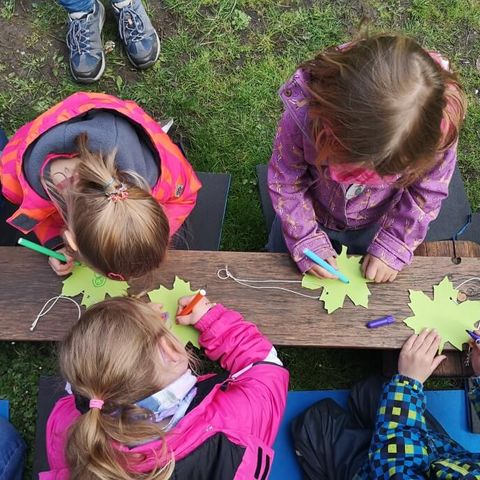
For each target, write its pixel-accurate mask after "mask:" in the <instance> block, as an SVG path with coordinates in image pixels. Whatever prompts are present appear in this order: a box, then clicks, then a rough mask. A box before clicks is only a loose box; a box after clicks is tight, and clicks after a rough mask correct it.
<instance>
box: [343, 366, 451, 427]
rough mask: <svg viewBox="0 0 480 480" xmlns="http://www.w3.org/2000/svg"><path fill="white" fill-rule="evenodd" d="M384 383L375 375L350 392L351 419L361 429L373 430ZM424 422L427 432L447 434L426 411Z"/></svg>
mask: <svg viewBox="0 0 480 480" xmlns="http://www.w3.org/2000/svg"><path fill="white" fill-rule="evenodd" d="M386 382H388V379H386V378H385V377H381V376H380V375H376V376H374V377H369V378H367V379H366V380H362V381H361V382H358V383H356V384H355V385H354V386H353V388H352V390H351V392H350V398H349V399H348V408H349V410H350V412H351V415H352V419H353V420H354V421H355V422H356V423H357V424H358V425H359V426H360V427H361V428H365V429H367V430H373V429H374V427H375V422H376V419H377V412H378V404H379V401H380V396H381V394H382V392H383V387H384V386H385V383H386ZM425 421H426V423H427V426H428V428H429V430H432V431H436V432H438V433H443V434H447V432H446V431H445V430H444V428H443V427H442V425H440V423H438V421H437V420H436V418H435V417H434V416H433V415H432V414H431V413H430V412H429V411H428V410H427V411H426V412H425Z"/></svg>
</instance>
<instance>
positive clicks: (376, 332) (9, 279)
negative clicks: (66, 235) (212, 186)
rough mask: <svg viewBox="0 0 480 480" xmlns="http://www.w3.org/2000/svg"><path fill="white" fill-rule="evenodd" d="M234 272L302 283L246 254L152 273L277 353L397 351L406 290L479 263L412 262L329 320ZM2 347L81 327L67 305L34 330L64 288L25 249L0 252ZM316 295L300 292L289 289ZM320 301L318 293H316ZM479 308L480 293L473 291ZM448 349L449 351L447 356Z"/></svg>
mask: <svg viewBox="0 0 480 480" xmlns="http://www.w3.org/2000/svg"><path fill="white" fill-rule="evenodd" d="M225 265H228V266H229V269H230V270H231V272H232V274H234V275H235V276H237V277H238V278H242V279H257V280H262V279H268V278H270V279H286V280H297V281H299V282H300V280H301V275H300V274H299V273H298V271H297V269H296V267H295V265H294V264H293V262H292V261H291V259H290V257H289V256H288V255H287V254H275V253H246V252H196V251H171V252H170V253H169V256H168V258H167V260H166V261H165V263H164V264H163V265H162V268H161V270H159V271H157V272H155V279H156V282H155V285H153V288H156V287H158V285H159V284H160V283H161V284H163V285H165V286H167V287H168V288H170V287H171V285H172V282H173V279H174V277H175V275H178V276H179V277H181V278H183V279H184V280H189V281H191V282H192V287H193V288H200V287H202V286H205V287H206V289H207V292H208V296H209V298H210V299H211V300H212V301H215V302H221V303H223V304H225V305H226V306H228V307H230V308H233V309H236V310H238V311H240V312H241V313H242V314H243V315H244V316H245V318H246V319H247V320H250V321H253V322H255V323H257V324H258V325H259V327H260V329H261V330H262V332H263V333H264V334H266V335H267V336H268V337H269V338H270V339H271V340H272V342H273V343H274V344H277V345H293V346H295V345H302V346H320V347H343V348H345V347H347V348H380V349H395V348H400V347H401V346H402V344H403V342H404V341H405V339H406V338H407V337H408V336H409V335H410V334H411V330H410V329H409V328H407V327H406V326H405V325H404V324H403V323H402V320H403V319H404V318H406V317H408V316H410V315H411V311H410V309H409V307H408V305H407V304H408V301H409V297H408V289H414V290H423V291H424V292H425V293H426V294H427V295H429V296H432V294H433V291H432V285H434V284H436V283H438V282H440V280H442V278H443V277H444V276H445V275H448V276H449V278H450V279H451V280H452V281H453V283H454V285H455V284H458V283H460V282H461V281H463V280H466V279H467V278H470V277H472V276H476V275H478V273H479V272H480V259H479V258H464V259H463V260H462V262H461V263H460V264H459V265H455V264H453V263H452V261H451V258H450V257H438V258H434V259H432V258H429V257H415V259H414V262H413V264H412V265H411V266H410V267H409V268H408V269H406V270H405V272H402V273H401V274H400V275H399V276H398V278H397V280H396V281H395V282H394V283H392V284H384V285H376V284H371V285H370V290H371V292H372V295H371V297H370V308H369V309H368V310H367V309H364V308H363V307H355V306H354V305H353V304H352V303H351V302H350V300H348V299H346V300H345V308H342V309H339V310H337V311H336V312H334V313H333V314H332V315H328V314H327V313H326V312H325V310H324V309H323V307H322V304H321V303H320V302H319V301H317V300H314V299H308V298H302V297H299V296H296V295H293V294H291V293H288V292H283V291H279V290H268V289H251V288H246V287H244V286H241V285H238V284H237V283H235V282H233V281H232V280H231V279H229V280H220V279H219V278H218V277H217V271H218V270H219V269H220V268H223V267H225ZM0 286H1V288H0V339H3V340H30V341H40V340H60V339H62V338H63V336H64V335H65V333H66V332H67V331H68V329H69V328H70V326H71V325H72V323H73V322H74V321H75V319H76V308H75V306H74V305H73V304H71V303H70V302H66V301H64V302H61V303H60V302H59V303H58V304H57V305H56V306H55V308H54V309H53V310H52V311H51V312H50V313H48V314H47V315H46V316H45V317H43V318H42V319H41V320H40V322H39V324H38V326H37V328H36V330H35V331H34V332H30V330H29V328H30V325H31V323H32V321H33V319H34V318H35V316H36V315H37V313H38V312H39V311H40V309H41V308H42V306H43V304H44V303H45V301H47V300H48V299H49V298H51V297H53V296H55V295H58V294H59V293H60V292H61V288H62V284H61V279H59V278H58V277H57V276H56V275H55V274H54V273H53V272H52V271H51V269H50V267H49V266H48V264H47V262H46V259H45V257H43V256H41V255H38V254H36V253H34V252H30V251H28V250H26V249H23V248H20V247H0ZM284 286H286V287H289V288H293V289H295V290H297V291H299V292H302V293H306V294H311V295H314V294H315V291H311V290H305V289H302V288H301V287H300V284H298V285H296V284H290V285H289V284H287V285H284ZM319 293H320V291H319ZM470 294H471V298H472V299H476V300H480V290H479V289H474V290H472V289H471V290H470ZM384 315H393V316H394V317H395V318H396V319H397V322H396V324H394V325H390V326H388V327H385V328H378V329H373V330H369V329H367V328H366V327H365V323H366V322H367V321H369V320H372V319H375V318H378V317H381V316H384ZM450 348H451V347H450V345H448V344H447V345H446V349H450Z"/></svg>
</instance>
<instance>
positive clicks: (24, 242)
mask: <svg viewBox="0 0 480 480" xmlns="http://www.w3.org/2000/svg"><path fill="white" fill-rule="evenodd" d="M17 243H18V244H19V245H21V246H22V247H26V248H29V249H30V250H33V251H34V252H38V253H42V254H43V255H46V256H47V257H53V258H56V259H57V260H60V261H61V262H64V263H67V258H66V257H65V255H63V254H62V253H59V252H56V251H55V250H50V249H49V248H46V247H43V246H42V245H38V244H37V243H34V242H31V241H30V240H27V239H26V238H19V239H18V242H17ZM75 265H80V262H75Z"/></svg>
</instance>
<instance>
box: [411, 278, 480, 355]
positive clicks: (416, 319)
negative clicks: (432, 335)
mask: <svg viewBox="0 0 480 480" xmlns="http://www.w3.org/2000/svg"><path fill="white" fill-rule="evenodd" d="M457 295H458V290H456V289H455V288H454V286H453V285H452V282H451V281H450V280H449V279H448V278H447V277H445V278H444V279H443V280H442V281H441V282H440V283H439V284H438V285H434V286H433V300H432V299H430V298H429V297H428V296H427V295H425V294H424V293H423V292H419V291H416V290H410V303H409V304H408V306H409V307H410V308H411V310H412V312H413V313H414V316H413V317H408V318H406V319H405V320H404V322H405V323H406V324H407V325H408V326H409V327H410V328H411V329H412V330H414V331H415V333H417V334H418V333H420V332H421V331H422V330H423V329H424V328H430V329H435V330H436V331H437V332H438V334H439V335H440V337H441V338H442V340H441V343H440V347H439V353H442V350H443V347H444V345H445V343H446V342H450V343H451V344H452V345H453V346H454V347H455V348H457V349H458V350H461V349H462V344H464V343H467V342H468V341H469V340H470V337H469V335H468V334H467V332H466V331H465V330H475V323H476V322H477V321H478V320H480V302H479V301H471V300H466V301H465V302H462V303H455V301H456V299H457Z"/></svg>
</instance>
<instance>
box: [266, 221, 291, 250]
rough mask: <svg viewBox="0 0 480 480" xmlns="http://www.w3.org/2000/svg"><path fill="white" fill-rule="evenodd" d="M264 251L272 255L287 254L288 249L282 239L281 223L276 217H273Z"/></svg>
mask: <svg viewBox="0 0 480 480" xmlns="http://www.w3.org/2000/svg"><path fill="white" fill-rule="evenodd" d="M265 250H266V251H267V252H274V253H288V248H287V246H286V245H285V240H284V238H283V232H282V222H281V221H280V217H279V216H278V215H275V218H274V219H273V223H272V228H271V229H270V234H269V235H268V243H267V244H266V245H265Z"/></svg>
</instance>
